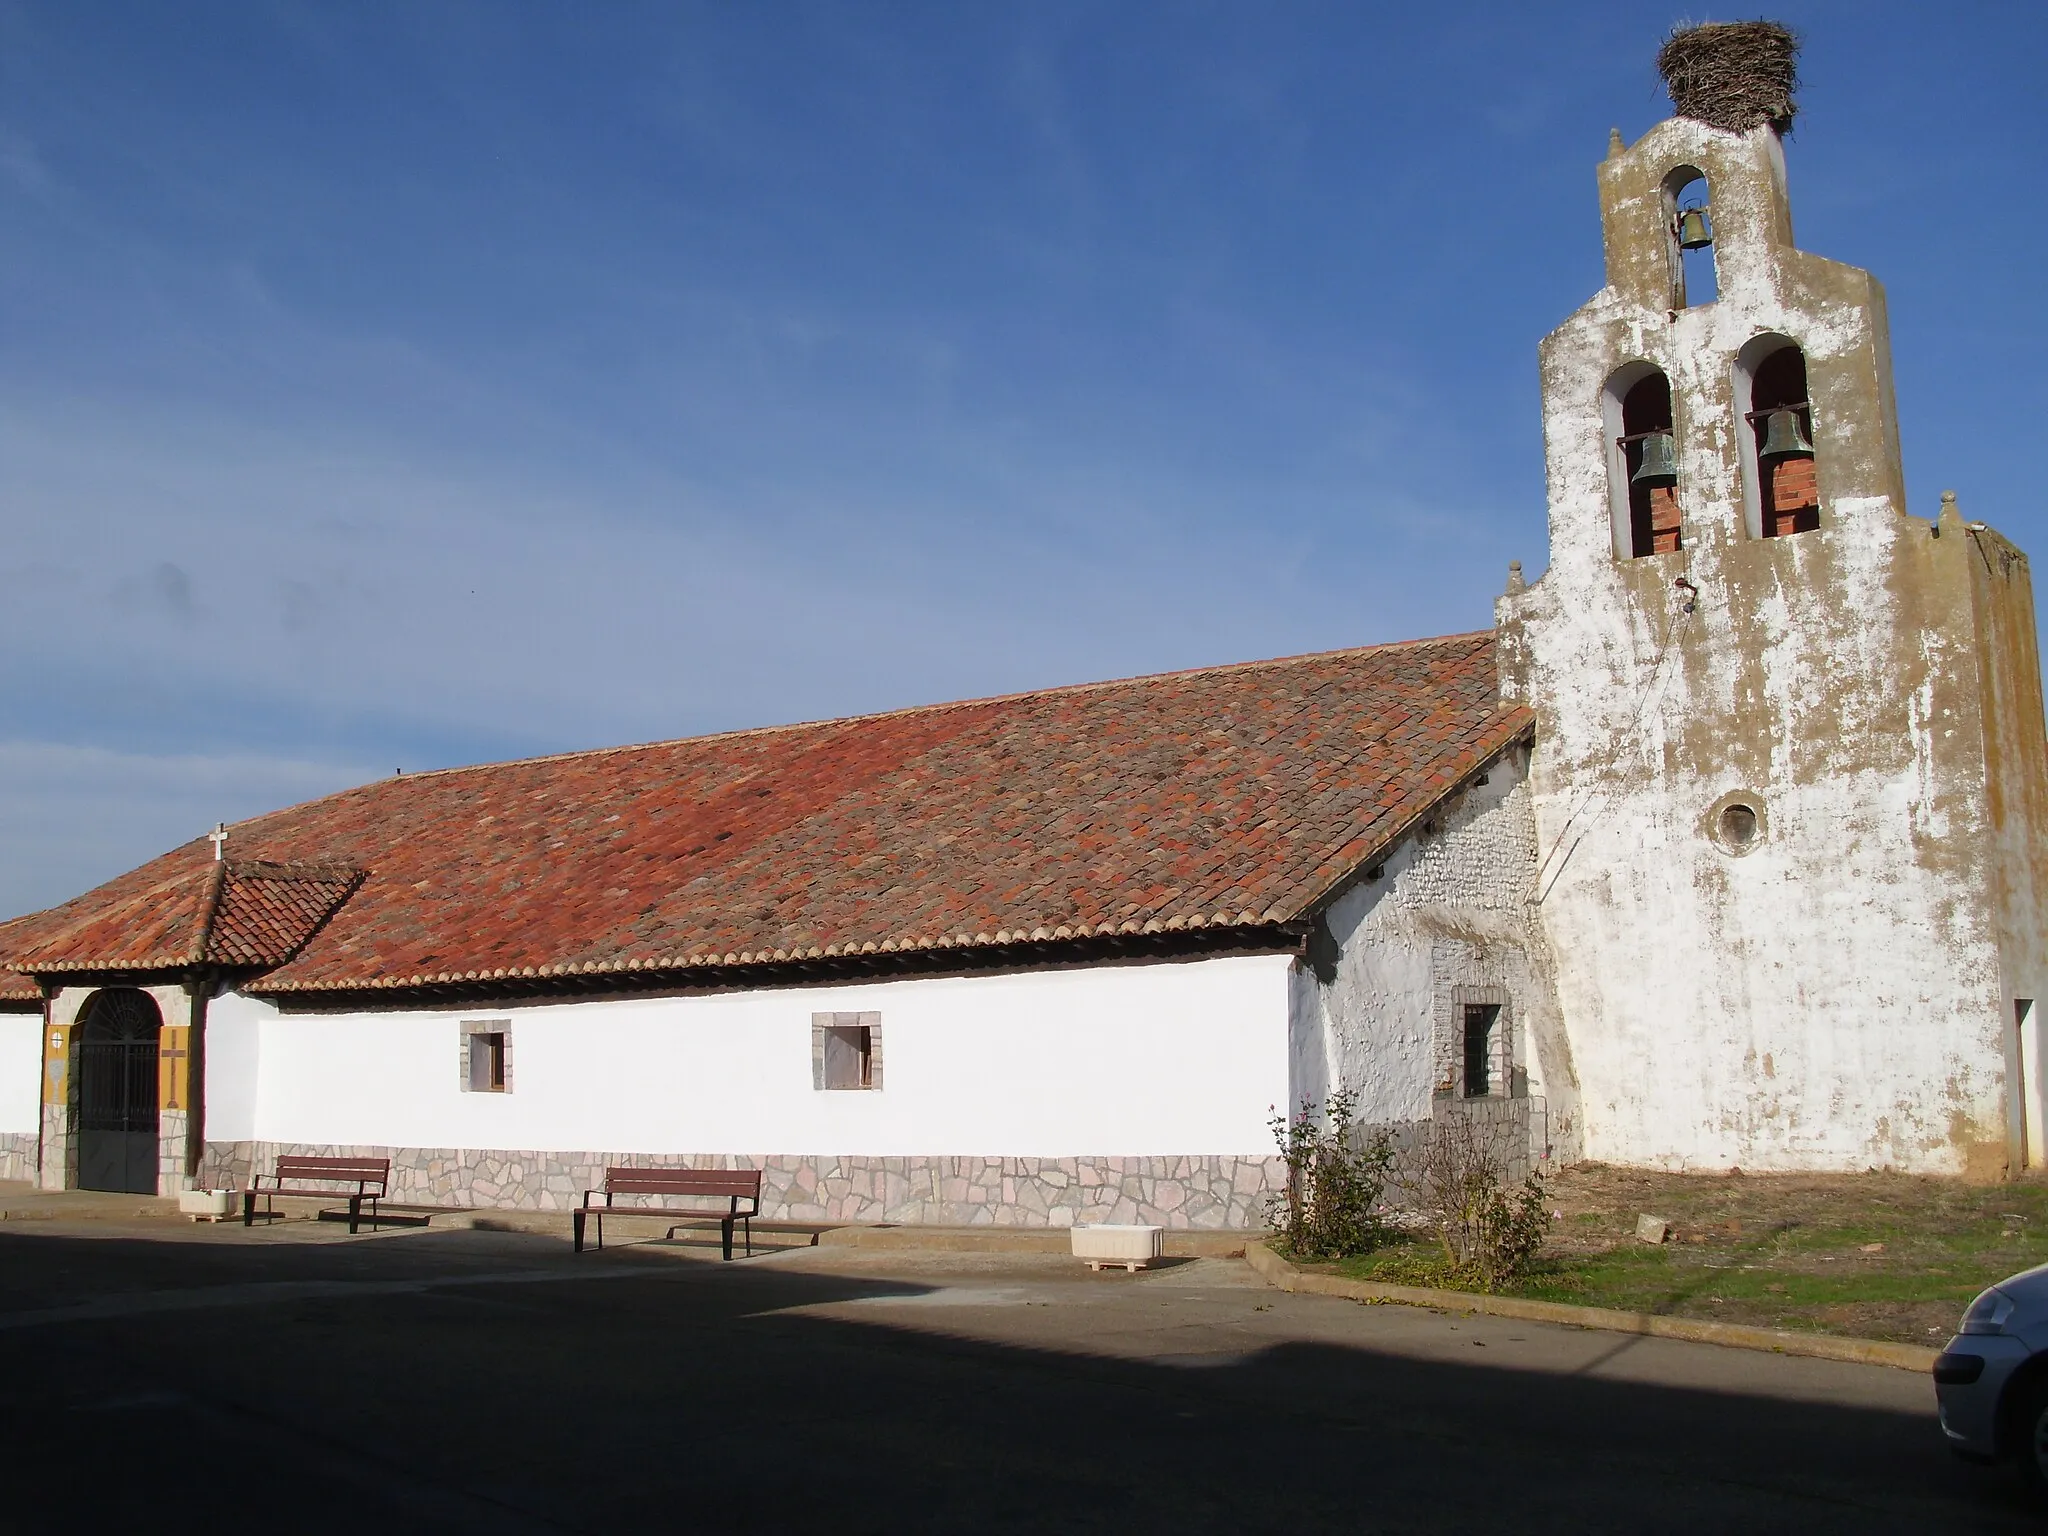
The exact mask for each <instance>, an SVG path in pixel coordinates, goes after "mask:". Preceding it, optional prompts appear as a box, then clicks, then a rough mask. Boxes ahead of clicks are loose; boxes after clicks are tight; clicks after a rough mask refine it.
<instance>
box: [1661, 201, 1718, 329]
mask: <svg viewBox="0 0 2048 1536" xmlns="http://www.w3.org/2000/svg"><path fill="white" fill-rule="evenodd" d="M1712 204H1713V198H1712V189H1711V188H1710V187H1709V186H1708V184H1707V173H1706V172H1705V171H1702V170H1701V169H1700V168H1699V167H1698V166H1694V165H1681V166H1678V167H1676V168H1675V169H1674V170H1672V172H1671V173H1670V174H1669V175H1668V176H1666V177H1665V178H1664V215H1665V217H1664V226H1665V229H1666V231H1667V233H1668V235H1669V237H1670V242H1671V243H1670V261H1671V307H1672V308H1673V309H1695V308H1697V307H1698V306H1700V305H1702V304H1711V303H1713V302H1714V301H1715V300H1716V299H1718V298H1720V296H1721V269H1720V264H1719V263H1718V262H1717V261H1716V260H1715V257H1714V211H1713V206H1712Z"/></svg>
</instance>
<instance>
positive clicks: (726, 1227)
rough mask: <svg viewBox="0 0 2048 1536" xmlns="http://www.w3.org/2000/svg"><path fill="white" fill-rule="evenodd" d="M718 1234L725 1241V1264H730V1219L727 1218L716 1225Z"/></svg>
mask: <svg viewBox="0 0 2048 1536" xmlns="http://www.w3.org/2000/svg"><path fill="white" fill-rule="evenodd" d="M718 1230H719V1234H720V1235H721V1236H722V1237H724V1239H725V1262H726V1263H728V1264H730V1263H731V1262H732V1218H731V1217H730V1216H727V1217H726V1218H724V1219H723V1220H722V1221H720V1222H719V1223H718Z"/></svg>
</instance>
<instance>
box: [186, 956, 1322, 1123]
mask: <svg viewBox="0 0 2048 1536" xmlns="http://www.w3.org/2000/svg"><path fill="white" fill-rule="evenodd" d="M1290 964H1291V961H1290V959H1289V958H1288V957H1287V956H1284V955H1260V956H1250V957H1232V958H1221V959H1207V960H1197V961H1187V962H1182V963H1172V964H1149V965H1147V964H1130V965H1103V966H1095V967H1090V968H1086V969H1076V970H1070V971H1042V972H1029V973H1021V974H1016V975H1005V976H979V977H946V978H928V979H926V978H920V979H908V980H898V981H886V982H877V983H872V984H865V985H857V986H840V987H815V988H792V989H786V990H776V991H760V992H745V993H726V994H718V995H711V996H698V997H681V998H645V999H631V1000H618V1001H603V1002H586V1003H561V1004H536V1005H531V1006H523V1007H510V1008H464V1009H451V1010H446V1011H435V1012H392V1013H350V1014H303V1013H301V1014H281V1013H279V1012H278V1011H277V1010H276V1009H275V1008H273V1007H272V1006H271V1005H270V1004H268V1003H266V1002H262V1001H260V1000H256V999H251V998H245V997H240V996H236V995H232V994H231V995H228V996H224V997H221V998H218V999H215V1000H214V1002H213V1003H212V1005H211V1007H210V1009H209V1012H208V1024H207V1027H208V1039H207V1101H208V1119H209V1123H208V1129H207V1135H208V1139H209V1140H214V1141H221V1140H232V1139H242V1138H249V1139H256V1140H263V1141H272V1142H297V1143H336V1144H345V1145H377V1146H415V1147H455V1148H461V1147H477V1148H494V1147H495V1148H530V1149H538V1150H570V1149H577V1150H580V1149H594V1150H615V1151H640V1152H688V1153H709V1154H762V1153H767V1154H799V1155H812V1154H839V1155H859V1156H869V1157H885V1156H915V1155H987V1156H998V1155H1012V1156H1057V1155H1066V1154H1078V1153H1094V1154H1104V1155H1155V1154H1168V1153H1191V1154H1192V1153H1200V1154H1219V1155H1246V1156H1265V1155H1268V1154H1270V1153H1271V1151H1272V1140H1271V1136H1270V1134H1269V1132H1268V1130H1267V1125H1266V1121H1267V1117H1268V1115H1269V1114H1270V1112H1271V1107H1272V1106H1277V1105H1279V1104H1281V1103H1283V1102H1284V1101H1285V1097H1286V1094H1287V1087H1288V1084H1287V1003H1288V998H1287V991H1288V970H1289V966H1290ZM869 1011H872V1012H878V1013H880V1015H881V1019H882V1024H881V1027H882V1059H883V1083H884V1086H883V1087H882V1088H881V1089H880V1090H879V1091H876V1092H858V1091H852V1092H846V1091H842V1092H821V1091H818V1090H816V1089H814V1088H813V1087H812V1086H811V1015H812V1013H813V1012H841V1013H844V1012H869ZM479 1019H505V1020H509V1021H510V1024H511V1031H512V1037H513V1038H512V1085H513V1086H512V1091H511V1092H510V1093H505V1094H490V1093H464V1092H462V1091H461V1089H460V1086H459V1083H458V1072H457V1064H458V1059H459V1044H458V1035H459V1032H460V1025H461V1024H462V1023H463V1022H464V1021H469V1020H479ZM252 1083H253V1094H252V1092H251V1084H252Z"/></svg>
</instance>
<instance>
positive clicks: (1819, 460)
mask: <svg viewBox="0 0 2048 1536" xmlns="http://www.w3.org/2000/svg"><path fill="white" fill-rule="evenodd" d="M1714 31H1715V29H1713V28H1703V29H1699V32H1700V33H1708V34H1711V33H1713V32H1714ZM1693 35H1694V36H1698V35H1699V34H1698V33H1695V34H1693ZM1786 83H1787V85H1788V87H1789V58H1788V63H1787V77H1786ZM1674 96H1675V98H1676V99H1677V101H1678V105H1679V108H1680V115H1678V116H1675V117H1673V118H1671V119H1669V120H1667V121H1665V122H1664V123H1662V124H1660V125H1658V126H1657V127H1656V128H1654V129H1652V130H1651V131H1650V132H1649V133H1648V134H1646V135H1645V136H1644V137H1643V138H1642V139H1640V140H1639V141H1637V142H1636V143H1635V144H1633V145H1625V144H1624V143H1623V142H1622V141H1621V138H1620V136H1619V135H1618V134H1617V135H1616V136H1615V137H1614V138H1613V140H1612V142H1611V144H1610V146H1609V151H1608V155H1607V158H1606V160H1605V162H1604V163H1603V164H1602V165H1601V166H1600V168H1599V174H1598V181H1599V193H1600V210H1601V219H1602V227H1603V233H1604V239H1605V249H1606V271H1607V282H1606V286H1605V287H1603V288H1602V289H1601V290H1600V292H1599V293H1597V294H1596V295H1594V296H1593V298H1592V299H1590V300H1589V301H1588V302H1587V303H1586V304H1585V305H1584V306H1583V307H1582V308H1581V309H1579V310H1578V311H1577V312H1576V313H1575V314H1573V315H1572V316H1571V317H1569V318H1568V319H1567V320H1566V321H1565V322H1564V324H1563V325H1562V326H1560V327H1559V328H1558V329H1557V330H1555V331H1554V332H1552V333H1551V334H1550V336H1548V337H1547V338H1546V339H1545V340H1544V341H1543V343H1542V346H1541V382H1542V409H1543V420H1544V439H1545V451H1546V457H1547V472H1548V503H1549V521H1550V545H1551V559H1550V564H1549V568H1548V570H1547V571H1546V573H1545V574H1544V575H1543V577H1542V578H1541V579H1540V580H1538V581H1535V582H1533V583H1525V582H1524V581H1523V579H1522V576H1521V573H1520V568H1519V566H1516V567H1511V569H1510V573H1509V577H1508V584H1507V590H1506V593H1505V595H1503V596H1502V597H1501V598H1500V600H1499V603H1498V606H1497V610H1496V619H1495V624H1494V627H1493V628H1492V629H1491V630H1489V631H1485V632H1481V633H1477V634H1467V635H1454V636H1449V637H1446V638H1441V639H1432V640H1419V641H1412V642H1408V643H1403V644H1394V645H1379V646H1371V647H1367V648H1364V649H1357V650H1347V651H1337V652H1332V653H1329V654H1324V655H1314V656H1303V657H1293V658H1288V659H1284V660H1278V661H1264V662H1251V663H1246V664H1242V665H1236V666H1223V667H1213V668H1206V669H1202V670H1197V671H1191V672H1182V673H1172V674H1167V675H1164V676H1157V677H1144V678H1136V679H1131V680H1127V681H1120V682H1109V683H1095V684H1085V685H1081V686H1075V687H1068V688H1055V689H1048V690H1044V691H1040V692H1034V693H1027V694H1020V695H1015V696H1012V697H1007V698H996V699H983V700H974V701H969V702H964V703H954V704H943V705H935V706H930V707H925V708H917V709H907V710H901V711H896V712H893V713H889V714H882V715H872V716H866V717H861V718H856V719H847V720H835V721H828V722H824V723H818V724H809V725H798V726H789V727H780V728H770V729H761V730H749V731H737V732H732V733H728V734H724V735H717V736H708V737H700V738H694V739H690V740H683V741H673V742H664V743H658V744H654V745H650V746H637V747H622V748H615V749H609V750H601V751H589V752H577V753H569V754H564V755H561V756H557V757H550V758H541V759H535V760H531V761H524V762H513V763H501V764H492V765H486V766H481V767H473V768H457V769H449V770H446V771H443V772H436V773H424V774H409V775H405V776H403V777H394V778H391V779H386V780H382V781H380V782H377V783H373V784H368V785H365V786H362V787H360V788H357V789H352V790H347V791H344V792H342V793H340V794H336V795H331V796H328V797H327V798H325V799H322V800H317V801H314V802H312V803H310V804H306V805H301V806H297V807H294V808H292V809H289V810H284V811H279V812H276V813H274V814H271V815H267V816H260V817H257V818H254V819H253V820H249V821H245V822H241V823H238V824H236V825H234V826H231V827H226V828H223V829H221V830H220V831H218V832H217V833H216V834H214V835H213V836H212V837H210V838H199V839H196V840H194V841H193V842H192V843H190V844H188V845H186V846H184V847H182V848H178V849H174V850H172V851H171V852H169V853H167V854H165V855H163V856H162V857H161V858H159V859H156V860H154V861H153V862H151V863H148V864H145V865H143V866H142V867H141V868H139V869H136V870H134V871H132V872H130V873H128V874H126V875H123V876H121V877H119V878H118V879H115V880H113V881H110V882H109V883H107V884H106V885H103V886H101V887H100V888H98V889H97V890H94V891H90V892H87V893H86V894H84V895H82V896H79V897H77V898H76V899H75V900H72V901H70V902H67V903H65V904H64V905H62V906H59V907H55V908H52V909H50V910H49V911H46V912H40V913H35V914H32V915H30V916H27V917H22V918H18V919H16V920H14V921H13V922H10V923H6V924H0V967H4V968H0V1177H13V1178H25V1179H31V1180H34V1181H36V1182H37V1183H39V1184H40V1185H41V1186H42V1187H43V1188H47V1189H60V1188H73V1187H83V1188H92V1189H117V1190H136V1191H162V1192H171V1191H175V1190H178V1189H183V1188H190V1187H195V1186H206V1187H227V1186H237V1185H240V1184H242V1183H244V1182H246V1180H247V1179H248V1177H249V1176H250V1175H251V1174H252V1173H253V1172H255V1171H257V1170H264V1171H267V1170H268V1169H269V1168H270V1167H271V1165H272V1163H273V1161H274V1159H275V1158H276V1157H277V1155H279V1154H280V1153H286V1152H298V1153H325V1154H338V1153H363V1154H370V1155H374V1156H388V1157H390V1158H391V1159H392V1162H393V1187H392V1198H393V1199H394V1200H409V1201H413V1202H418V1203H423V1204H432V1205H464V1206H479V1207H490V1206H503V1207H517V1208H523V1209H566V1208H567V1207H568V1206H570V1205H572V1204H574V1203H575V1201H576V1199H577V1198H578V1196H579V1193H580V1191H582V1190H583V1189H586V1188H589V1187H592V1186H593V1185H594V1184H599V1183H601V1181H602V1174H603V1169H604V1167H605V1165H606V1164H608V1163H620V1162H639V1163H647V1164H673V1165H694V1166H708V1167H758V1168H760V1169H762V1170H763V1173H764V1181H763V1211H762V1214H763V1215H764V1216H765V1217H770V1218H782V1219H791V1220H818V1221H825V1220H844V1221H859V1220H871V1221H897V1222H932V1223H997V1224H1022V1225H1065V1224H1069V1223H1072V1222H1075V1221H1083V1220H1097V1221H1101V1220H1107V1221H1146V1222H1157V1223H1162V1224H1165V1225H1170V1226H1229V1227H1245V1226H1255V1225H1258V1224H1260V1223H1261V1222H1262V1221H1263V1219H1264V1217H1265V1213H1266V1202H1267V1201H1268V1199H1269V1197H1271V1196H1272V1195H1273V1194H1274V1193H1275V1192H1276V1191H1278V1190H1279V1188H1280V1187H1281V1183H1282V1169H1281V1165H1280V1163H1279V1161H1278V1159H1277V1157H1276V1156H1275V1146H1274V1140H1273V1134H1272V1130H1271V1126H1270V1121H1271V1120H1272V1118H1273V1117H1274V1116H1275V1115H1276V1114H1285V1113H1286V1112H1287V1111H1288V1109H1289V1107H1290V1106H1293V1105H1297V1104H1299V1103H1301V1102H1302V1101H1303V1100H1304V1099H1307V1100H1313V1101H1318V1102H1320V1101H1321V1100H1322V1099H1324V1098H1325V1097H1326V1096H1327V1095H1328V1094H1329V1093H1331V1092H1332V1091H1334V1090H1336V1089H1339V1088H1345V1089H1350V1090H1353V1091H1355V1092H1356V1093H1357V1094H1358V1096H1359V1097H1358V1110H1357V1112H1358V1114H1359V1115H1360V1116H1361V1118H1362V1119H1363V1120H1365V1121H1366V1122H1369V1123H1373V1124H1383V1125H1390V1126H1401V1125H1413V1124H1416V1123H1420V1122H1427V1121H1430V1120H1433V1119H1435V1118H1439V1117H1443V1116H1451V1115H1468V1116H1471V1115H1478V1116H1485V1117H1487V1118H1489V1119H1490V1120H1493V1121H1495V1122H1497V1123H1498V1124H1499V1125H1501V1126H1503V1127H1505V1128H1506V1130H1507V1133H1508V1134H1510V1135H1511V1136H1512V1137H1514V1138H1517V1139H1518V1140H1519V1142H1520V1143H1521V1144H1522V1145H1525V1146H1526V1147H1527V1148H1528V1151H1529V1154H1530V1155H1531V1156H1532V1157H1536V1158H1547V1159H1550V1160H1552V1161H1553V1162H1558V1161H1571V1160H1575V1159H1580V1158H1592V1159H1599V1160H1601V1161H1605V1162H1609V1163H1616V1164H1625V1165H1636V1166H1644V1167H1656V1168H1666V1169H1699V1170H1707V1169H1726V1168H1729V1167H1734V1166H1740V1167H1741V1168H1743V1169H1745V1170H1773V1169H1775V1170H1794V1169H1833V1170H1858V1169H1863V1168H1866V1167H1873V1166H1886V1167H1892V1168H1898V1169H1902V1170H1909V1171H1915V1172H1929V1173H1951V1174H1969V1175H1973V1176H1979V1177H1998V1176H2003V1175H2009V1174H2013V1173H2017V1172H2019V1171H2020V1170H2022V1169H2025V1168H2028V1167H2033V1166H2037V1165H2039V1164H2041V1163H2042V1162H2043V1161H2048V1127H2044V1116H2043V1105H2044V1097H2043V1093H2042V1066H2043V1064H2042V1062H2041V1060H2040V1050H2039V1024H2038V1020H2037V1001H2039V1002H2042V1003H2044V1004H2048V910H2044V907H2043V900H2044V897H2048V741H2044V729H2043V718H2042V699H2041V684H2040V667H2039V658H2038V655H2037V650H2036V642H2035V625H2034V612H2033V599H2032V591H2031V585H2030V579H2029V575H2028V568H2027V562H2026V559H2025V557H2024V556H2023V555H2022V554H2021V553H2020V552H2019V551H2018V550H2017V549H2016V548H2014V546H2013V545H2011V544H2010V543H2008V542H2007V541H2006V540H2005V539H2003V538H2001V537H2000V536H1999V535H1998V534H1996V533H1994V532H1992V531H1991V530H1990V529H1989V528H1987V527H1986V526H1985V525H1984V524H1983V523H1981V522H1974V521H1969V520H1967V518H1966V516H1965V514H1964V512H1963V511H1962V510H1960V509H1959V507H1958V506H1957V504H1956V503H1955V501H1954V499H1953V498H1952V497H1948V496H1944V497H1943V499H1942V502H1941V505H1940V507H1939V509H1938V510H1936V511H1934V512H1933V513H1932V515H1928V516H1916V515H1914V514H1912V513H1911V512H1909V511H1908V509H1907V504H1906V496H1905V488H1904V482H1903V476H1902V472H1901V467H1900V451H1899V434H1898V424H1897V420H1896V411H1895V408H1894V404H1893V394H1892V377H1891V359H1890V353H1889V347H1888V340H1887V333H1886V320H1885V308H1884V295H1883V290H1882V289H1881V288H1880V287H1879V285H1878V284H1877V282H1876V281H1875V280H1874V279H1873V278H1872V277H1871V276H1870V275H1869V274H1867V273H1864V272H1861V271H1858V270H1857V269H1855V268H1852V267H1847V266H1843V265H1840V264H1838V263H1836V262H1832V261H1828V260H1825V259H1823V258H1821V257H1818V256H1813V255H1810V254H1808V253H1806V252H1804V251H1802V250H1800V249H1799V248H1798V247H1797V245H1796V244H1795V243H1794V240H1793V232H1792V218H1791V205H1790V200H1789V196H1788V192H1787V177H1786V164H1785V153H1784V145H1783V140H1782V132H1783V129H1784V128H1785V126H1786V125H1787V123H1788V122H1789V112H1790V107H1789V94H1788V95H1787V96H1786V99H1785V103H1784V107H1783V110H1780V111H1776V112H1763V113H1761V114H1759V113H1758V112H1755V111H1749V112H1747V113H1746V115H1736V116H1734V117H1731V116H1730V115H1729V114H1728V113H1727V112H1726V111H1725V110H1721V107H1720V105H1717V104H1716V103H1715V102H1713V101H1711V100H1709V101H1705V102H1702V101H1696V100H1692V99H1690V98H1689V97H1688V96H1687V95H1686V93H1685V91H1684V90H1683V89H1681V88H1680V82H1678V81H1674Z"/></svg>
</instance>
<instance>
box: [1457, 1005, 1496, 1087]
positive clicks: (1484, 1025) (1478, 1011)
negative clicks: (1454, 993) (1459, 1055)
mask: <svg viewBox="0 0 2048 1536" xmlns="http://www.w3.org/2000/svg"><path fill="white" fill-rule="evenodd" d="M1499 1024H1500V1004H1498V1003H1467V1004H1466V1005H1465V1097H1466V1098H1468V1099H1483V1098H1486V1097H1488V1096H1489V1095H1491V1094H1492V1092H1493V1063H1494V1050H1495V1044H1494V1036H1495V1035H1496V1033H1497V1032H1498V1025H1499Z"/></svg>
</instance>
